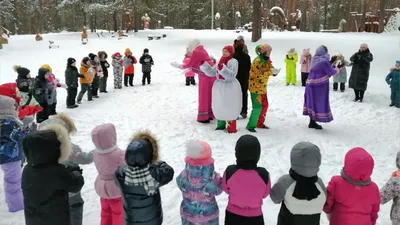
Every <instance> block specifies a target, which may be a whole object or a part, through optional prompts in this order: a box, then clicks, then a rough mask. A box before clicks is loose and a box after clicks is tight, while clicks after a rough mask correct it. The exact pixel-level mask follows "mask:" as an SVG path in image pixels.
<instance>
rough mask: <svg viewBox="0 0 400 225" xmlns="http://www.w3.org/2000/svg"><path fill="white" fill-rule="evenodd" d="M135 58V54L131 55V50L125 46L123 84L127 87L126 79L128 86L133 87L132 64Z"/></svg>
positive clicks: (133, 71) (133, 72)
mask: <svg viewBox="0 0 400 225" xmlns="http://www.w3.org/2000/svg"><path fill="white" fill-rule="evenodd" d="M136 63H137V60H136V58H135V56H133V55H132V51H131V50H130V49H129V48H127V49H125V57H124V60H123V64H124V68H125V70H124V85H125V87H128V80H129V86H131V87H133V77H134V76H135V67H134V65H133V64H136Z"/></svg>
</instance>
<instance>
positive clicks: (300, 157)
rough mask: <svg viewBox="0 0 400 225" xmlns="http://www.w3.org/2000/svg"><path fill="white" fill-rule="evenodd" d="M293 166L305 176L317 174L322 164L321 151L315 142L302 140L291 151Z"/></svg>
mask: <svg viewBox="0 0 400 225" xmlns="http://www.w3.org/2000/svg"><path fill="white" fill-rule="evenodd" d="M290 164H291V168H292V169H293V170H294V171H295V172H296V173H298V174H299V175H301V176H303V177H313V176H317V174H318V171H319V167H320V166H321V151H320V149H319V148H318V146H316V145H315V144H313V143H310V142H300V143H297V144H296V145H295V146H293V148H292V151H291V152H290Z"/></svg>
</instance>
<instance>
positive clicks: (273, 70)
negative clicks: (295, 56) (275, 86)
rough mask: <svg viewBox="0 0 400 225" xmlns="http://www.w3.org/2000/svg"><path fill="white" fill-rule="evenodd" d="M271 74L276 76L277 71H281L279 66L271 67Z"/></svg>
mask: <svg viewBox="0 0 400 225" xmlns="http://www.w3.org/2000/svg"><path fill="white" fill-rule="evenodd" d="M271 72H272V75H274V76H276V75H278V74H279V72H281V69H280V68H279V69H278V68H272V69H271Z"/></svg>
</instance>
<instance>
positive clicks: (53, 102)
mask: <svg viewBox="0 0 400 225" xmlns="http://www.w3.org/2000/svg"><path fill="white" fill-rule="evenodd" d="M41 68H44V69H47V70H48V71H49V76H48V77H47V81H48V82H49V83H50V84H51V85H52V86H53V90H52V92H51V94H50V95H51V97H50V98H49V115H50V116H51V115H55V114H57V110H56V108H57V88H59V87H66V86H65V85H64V84H61V83H60V80H59V79H57V78H56V76H55V75H54V74H53V69H52V68H51V67H50V65H48V64H44V65H42V67H41Z"/></svg>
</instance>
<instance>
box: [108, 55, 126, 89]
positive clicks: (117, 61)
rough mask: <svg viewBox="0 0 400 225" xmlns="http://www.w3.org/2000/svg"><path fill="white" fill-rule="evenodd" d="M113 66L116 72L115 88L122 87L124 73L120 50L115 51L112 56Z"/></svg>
mask: <svg viewBox="0 0 400 225" xmlns="http://www.w3.org/2000/svg"><path fill="white" fill-rule="evenodd" d="M111 58H112V62H111V64H112V66H113V74H114V89H121V88H122V79H123V78H122V75H123V73H124V67H123V65H122V64H123V61H122V55H121V53H119V52H116V53H114V54H113V55H112V56H111Z"/></svg>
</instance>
